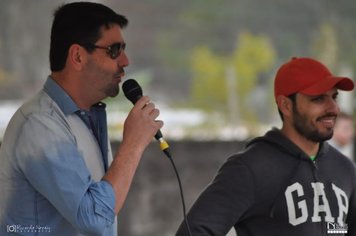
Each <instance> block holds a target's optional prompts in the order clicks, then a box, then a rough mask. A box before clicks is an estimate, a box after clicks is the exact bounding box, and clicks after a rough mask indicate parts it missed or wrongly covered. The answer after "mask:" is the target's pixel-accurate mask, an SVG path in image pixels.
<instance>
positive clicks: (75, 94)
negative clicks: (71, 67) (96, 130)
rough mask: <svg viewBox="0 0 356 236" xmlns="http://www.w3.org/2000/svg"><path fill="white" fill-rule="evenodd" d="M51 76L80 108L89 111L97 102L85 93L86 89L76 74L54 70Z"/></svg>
mask: <svg viewBox="0 0 356 236" xmlns="http://www.w3.org/2000/svg"><path fill="white" fill-rule="evenodd" d="M51 77H52V79H53V80H54V81H56V83H57V84H58V85H59V86H61V88H62V89H63V90H64V91H66V93H67V94H68V95H69V96H70V97H71V98H72V100H73V101H74V103H75V104H76V105H77V106H78V107H79V108H80V109H83V110H88V111H89V110H90V107H91V106H92V105H93V104H95V103H96V102H95V101H92V99H91V97H88V95H87V94H86V93H85V89H83V86H81V85H80V79H78V78H77V77H76V76H74V75H70V74H68V73H66V72H65V71H61V72H52V73H51ZM83 90H84V91H83Z"/></svg>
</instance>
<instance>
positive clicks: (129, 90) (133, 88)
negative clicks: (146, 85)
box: [122, 79, 171, 158]
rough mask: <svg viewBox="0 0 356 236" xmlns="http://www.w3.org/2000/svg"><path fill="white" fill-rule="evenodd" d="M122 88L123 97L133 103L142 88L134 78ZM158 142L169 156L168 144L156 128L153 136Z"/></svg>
mask: <svg viewBox="0 0 356 236" xmlns="http://www.w3.org/2000/svg"><path fill="white" fill-rule="evenodd" d="M122 90H123V91H124V94H125V97H126V98H127V99H128V100H130V101H131V102H132V103H133V104H135V103H136V102H137V101H138V100H139V99H140V98H141V97H142V88H141V86H140V85H139V84H138V83H137V81H136V80H134V79H128V80H126V81H125V82H124V83H123V84H122ZM154 137H155V138H156V139H157V140H158V142H159V146H160V148H161V150H162V151H163V152H164V153H165V154H166V155H167V156H168V157H169V158H170V157H171V154H170V152H169V145H168V143H167V142H166V141H165V140H164V139H163V135H162V132H161V130H158V131H157V133H156V134H155V136H154Z"/></svg>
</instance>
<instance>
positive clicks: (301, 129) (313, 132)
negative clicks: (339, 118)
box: [293, 106, 335, 143]
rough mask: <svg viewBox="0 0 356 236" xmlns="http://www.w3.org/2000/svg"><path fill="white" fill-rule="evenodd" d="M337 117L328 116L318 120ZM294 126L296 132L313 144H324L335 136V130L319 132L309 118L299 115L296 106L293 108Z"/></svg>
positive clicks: (328, 129) (329, 129)
mask: <svg viewBox="0 0 356 236" xmlns="http://www.w3.org/2000/svg"><path fill="white" fill-rule="evenodd" d="M330 116H335V114H326V115H324V116H322V117H319V118H318V119H317V121H318V120H320V119H322V118H324V117H330ZM293 120H294V123H293V126H294V128H295V130H296V131H297V132H298V133H299V134H300V135H302V136H303V137H305V138H306V139H308V140H309V141H312V142H318V143H319V142H323V141H326V140H329V139H331V138H332V136H333V134H334V129H333V128H331V127H330V128H327V130H326V131H325V132H322V131H319V130H318V129H317V127H315V126H314V125H313V124H312V123H311V122H308V117H307V116H305V115H303V114H301V113H299V112H298V110H297V109H296V107H295V106H293Z"/></svg>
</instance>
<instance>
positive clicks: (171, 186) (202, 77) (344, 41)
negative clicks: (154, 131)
mask: <svg viewBox="0 0 356 236" xmlns="http://www.w3.org/2000/svg"><path fill="white" fill-rule="evenodd" d="M66 2H72V1H58V0H51V1H50V0H36V1H25V0H1V1H0V140H1V137H2V135H3V133H4V131H5V128H6V125H7V123H8V122H9V120H10V118H11V116H12V114H13V113H14V112H15V110H16V109H17V108H18V107H19V106H20V105H21V104H22V103H23V102H24V101H25V100H26V99H28V98H30V97H31V96H32V95H33V94H34V93H35V92H36V91H38V90H40V89H41V88H42V86H43V83H44V81H45V80H46V78H47V76H48V75H49V73H50V70H49V63H48V54H49V38H50V27H51V23H52V19H53V18H52V15H53V12H54V10H55V9H56V7H58V6H59V5H60V4H62V3H66ZM96 2H101V3H103V4H106V5H108V6H109V7H111V8H113V9H114V10H115V11H117V12H118V13H120V14H123V15H125V16H127V18H128V19H129V26H128V27H127V28H126V29H125V30H124V31H123V32H124V38H125V40H126V41H127V50H126V51H127V54H128V56H129V59H130V66H129V67H128V68H127V70H126V78H135V79H136V80H138V82H139V83H140V84H141V86H142V87H143V91H144V93H145V94H146V95H149V96H150V97H151V98H152V100H153V101H154V102H155V103H156V104H157V106H158V107H159V108H160V110H161V115H160V119H162V120H164V122H165V126H164V128H163V129H162V131H163V133H164V134H165V136H166V138H167V140H168V141H170V144H171V148H172V151H173V157H174V160H175V161H176V164H177V168H178V171H180V174H181V178H182V183H183V187H184V191H185V197H186V204H187V208H188V209H189V207H190V206H191V204H192V203H193V202H194V200H195V199H196V197H197V196H198V195H199V193H200V192H201V191H202V190H203V189H204V187H205V186H206V185H207V184H208V183H209V182H210V181H211V179H212V178H213V177H214V175H215V173H216V171H217V169H218V167H219V166H220V165H221V164H222V163H223V162H224V160H225V159H226V158H227V157H228V156H229V155H231V154H232V153H234V152H238V151H239V150H241V148H242V147H243V145H244V144H245V142H246V140H248V139H250V138H252V137H255V136H257V135H262V134H263V133H264V132H266V131H267V130H268V129H269V128H270V127H271V126H277V127H278V126H280V120H279V117H278V113H277V111H276V106H275V103H274V100H273V79H274V75H275V73H276V70H277V68H278V67H279V66H280V65H281V64H282V63H284V62H286V61H288V60H290V59H291V58H292V57H295V56H296V57H314V58H316V59H318V60H320V61H322V62H323V63H324V64H325V65H327V66H328V67H329V68H330V69H331V71H333V72H334V73H335V74H339V75H343V76H349V77H351V78H353V77H354V73H355V70H356V43H355V39H356V27H355V25H356V15H355V12H356V3H355V2H354V0H339V1H334V0H313V1H310V0H299V1H294V0H269V1H263V0H193V1H191V0H180V1H176V0H150V1H139V0H120V1H114V0H111V1H110V0H106V1H96ZM339 101H340V106H341V109H342V110H343V111H344V112H346V113H349V114H351V115H352V116H353V114H354V102H353V101H354V94H353V93H345V94H344V93H342V92H341V95H340V100H339ZM105 102H106V103H107V104H108V124H109V129H110V130H109V132H110V136H111V140H112V141H113V149H114V150H116V148H117V146H118V143H119V142H120V140H121V133H122V126H123V122H124V120H125V117H126V115H127V112H128V111H129V110H130V108H131V107H132V105H131V104H130V102H128V101H127V100H126V99H125V98H124V96H123V94H122V93H121V94H120V95H119V96H118V97H116V98H114V99H107V100H106V101H105ZM352 146H353V145H352ZM350 155H351V156H350V158H353V153H352V154H350ZM181 208H182V207H181V202H180V198H179V191H178V185H177V180H176V178H175V175H174V172H173V169H172V167H171V165H170V163H169V161H168V160H167V159H166V158H165V157H164V156H163V154H161V153H160V152H159V150H158V147H157V146H156V145H155V144H152V145H151V146H150V147H149V148H148V150H147V151H146V152H145V157H144V158H143V159H142V162H141V164H140V166H139V169H138V171H137V175H136V177H135V180H134V183H133V186H132V189H131V191H130V193H129V196H128V200H127V202H126V206H125V208H124V210H123V212H122V213H121V214H120V216H119V231H120V232H121V235H134V236H135V235H137V236H141V235H145V236H151V235H152V236H157V235H163V236H164V235H173V234H174V232H175V231H176V229H177V227H178V225H179V224H180V222H181V220H182V218H183V217H182V209H181ZM229 235H234V233H233V232H231V233H230V234H229Z"/></svg>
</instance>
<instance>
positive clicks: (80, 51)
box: [67, 44, 86, 70]
mask: <svg viewBox="0 0 356 236" xmlns="http://www.w3.org/2000/svg"><path fill="white" fill-rule="evenodd" d="M85 53H86V52H85V49H84V48H83V47H82V46H80V45H78V44H72V45H71V46H70V48H69V50H68V58H67V59H68V62H69V63H70V65H71V66H72V68H74V69H76V70H82V68H83V65H84V63H85V60H86V54H85Z"/></svg>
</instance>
